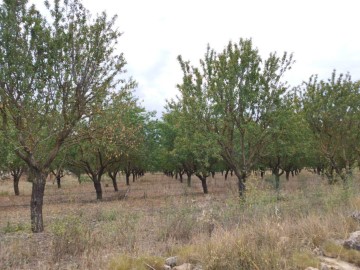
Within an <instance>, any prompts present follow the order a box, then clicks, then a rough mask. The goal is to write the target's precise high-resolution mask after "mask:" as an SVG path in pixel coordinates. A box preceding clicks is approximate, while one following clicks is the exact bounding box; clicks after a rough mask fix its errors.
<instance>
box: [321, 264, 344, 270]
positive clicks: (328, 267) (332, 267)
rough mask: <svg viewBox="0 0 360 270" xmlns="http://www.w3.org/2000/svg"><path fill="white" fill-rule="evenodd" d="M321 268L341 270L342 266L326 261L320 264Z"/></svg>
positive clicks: (324, 269) (323, 269)
mask: <svg viewBox="0 0 360 270" xmlns="http://www.w3.org/2000/svg"><path fill="white" fill-rule="evenodd" d="M320 270H341V268H339V267H337V266H335V265H329V264H326V263H321V264H320Z"/></svg>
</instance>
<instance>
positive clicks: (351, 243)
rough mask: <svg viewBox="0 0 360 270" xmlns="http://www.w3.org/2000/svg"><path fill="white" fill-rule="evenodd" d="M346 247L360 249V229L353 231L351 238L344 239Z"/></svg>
mask: <svg viewBox="0 0 360 270" xmlns="http://www.w3.org/2000/svg"><path fill="white" fill-rule="evenodd" d="M344 247H346V248H349V249H356V250H359V251H360V231H356V232H353V233H351V234H350V236H349V238H348V239H347V240H345V241H344Z"/></svg>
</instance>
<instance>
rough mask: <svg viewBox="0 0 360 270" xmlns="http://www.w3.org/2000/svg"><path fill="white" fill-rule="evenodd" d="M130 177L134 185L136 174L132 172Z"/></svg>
mask: <svg viewBox="0 0 360 270" xmlns="http://www.w3.org/2000/svg"><path fill="white" fill-rule="evenodd" d="M132 177H133V183H134V182H135V179H136V174H135V173H134V172H133V173H132Z"/></svg>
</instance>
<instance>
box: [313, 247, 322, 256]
mask: <svg viewBox="0 0 360 270" xmlns="http://www.w3.org/2000/svg"><path fill="white" fill-rule="evenodd" d="M312 252H313V253H314V254H315V255H316V256H323V255H324V254H323V252H322V251H321V249H320V248H318V247H316V248H314V249H313V251H312Z"/></svg>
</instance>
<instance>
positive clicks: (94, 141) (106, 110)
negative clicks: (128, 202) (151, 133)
mask: <svg viewBox="0 0 360 270" xmlns="http://www.w3.org/2000/svg"><path fill="white" fill-rule="evenodd" d="M129 89H131V88H129V87H127V88H125V89H122V91H120V92H119V93H118V94H114V95H112V97H111V99H109V100H108V102H106V103H105V104H104V105H103V108H102V110H101V113H100V114H99V115H98V116H97V117H92V119H91V120H86V121H84V122H83V123H82V125H81V127H79V129H78V130H77V132H78V133H79V134H82V137H83V140H82V141H81V142H79V143H77V144H75V145H73V147H72V149H71V153H72V154H71V155H70V156H69V162H70V164H72V166H77V167H79V168H81V169H82V170H83V171H84V172H85V173H86V174H87V175H88V176H89V177H90V178H91V180H92V181H93V183H94V188H95V191H96V198H97V199H98V200H101V199H102V187H101V179H102V176H103V175H104V174H105V173H106V172H113V170H114V168H116V166H117V165H118V164H119V163H120V162H121V160H122V159H123V156H129V155H131V154H132V153H133V152H134V151H135V150H136V149H137V148H138V147H139V145H140V144H141V142H142V138H143V137H142V135H141V133H140V132H139V131H140V130H141V128H142V126H143V122H141V117H139V118H136V117H138V115H139V114H141V113H142V112H143V109H142V108H141V107H139V106H138V105H137V104H136V99H134V98H133V96H132V93H131V92H130V91H128V90H129ZM132 121H134V122H132ZM114 177H116V175H114ZM115 189H116V188H115Z"/></svg>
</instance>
